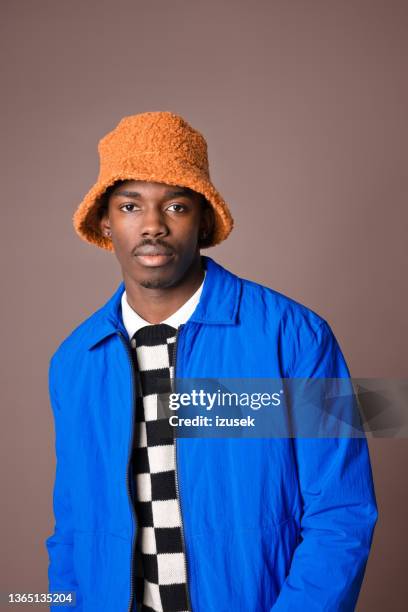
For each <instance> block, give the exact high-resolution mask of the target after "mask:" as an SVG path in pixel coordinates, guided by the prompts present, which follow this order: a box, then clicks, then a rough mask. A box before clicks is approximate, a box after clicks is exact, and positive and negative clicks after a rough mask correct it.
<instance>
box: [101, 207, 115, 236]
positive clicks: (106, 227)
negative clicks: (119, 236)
mask: <svg viewBox="0 0 408 612" xmlns="http://www.w3.org/2000/svg"><path fill="white" fill-rule="evenodd" d="M99 230H100V232H101V234H102V236H105V237H106V238H110V237H111V236H112V230H111V227H110V222H109V216H108V215H107V214H106V213H105V214H104V215H103V216H102V217H101V219H100V221H99Z"/></svg>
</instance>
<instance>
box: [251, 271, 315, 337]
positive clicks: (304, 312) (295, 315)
mask: <svg viewBox="0 0 408 612" xmlns="http://www.w3.org/2000/svg"><path fill="white" fill-rule="evenodd" d="M241 282H242V286H243V293H242V299H243V304H244V308H248V310H249V312H250V313H251V311H252V313H251V314H253V315H254V316H255V315H256V314H258V315H260V316H262V317H267V318H269V319H271V320H273V321H275V322H276V321H279V323H280V324H281V325H283V326H285V325H286V326H291V327H292V328H294V327H295V328H296V327H298V328H300V326H307V327H310V328H311V329H315V330H317V329H320V328H321V327H322V326H324V325H327V321H326V319H325V318H324V317H323V316H322V315H321V314H319V313H318V312H317V311H316V310H314V309H313V308H311V307H310V306H307V305H306V304H304V303H302V302H300V301H299V300H296V299H295V298H293V297H291V296H289V295H288V294H286V293H283V292H281V291H278V290H277V289H273V288H272V287H269V286H268V285H266V284H262V283H259V282H256V281H254V280H251V279H247V278H242V277H241Z"/></svg>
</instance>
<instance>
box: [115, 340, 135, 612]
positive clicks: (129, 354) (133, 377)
mask: <svg viewBox="0 0 408 612" xmlns="http://www.w3.org/2000/svg"><path fill="white" fill-rule="evenodd" d="M117 334H118V336H119V337H120V338H121V339H122V341H123V344H124V345H125V348H126V353H127V355H128V358H129V365H130V370H131V377H132V409H131V425H130V432H129V447H128V462H127V469H126V488H127V492H128V501H129V507H130V512H131V515H132V544H131V547H132V548H131V555H130V599H129V605H128V612H131V609H132V603H133V602H132V600H133V594H134V584H133V557H134V548H135V546H134V543H135V525H136V528H137V521H136V515H135V511H134V508H133V502H132V498H131V493H130V484H129V465H130V459H131V455H132V447H133V429H134V412H135V403H136V397H135V395H136V394H135V387H136V381H135V372H134V369H133V357H132V353H131V349H130V347H129V344H128V342H127V340H126V338H125V337H124V335H123V334H122V333H121V332H120V331H118V332H117Z"/></svg>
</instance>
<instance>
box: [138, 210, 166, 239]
mask: <svg viewBox="0 0 408 612" xmlns="http://www.w3.org/2000/svg"><path fill="white" fill-rule="evenodd" d="M168 231H169V230H168V227H167V225H166V221H165V218H164V215H163V214H162V212H161V210H158V209H153V208H151V209H146V210H145V212H144V214H143V217H142V227H141V233H142V235H143V236H145V237H146V236H165V235H166V234H168Z"/></svg>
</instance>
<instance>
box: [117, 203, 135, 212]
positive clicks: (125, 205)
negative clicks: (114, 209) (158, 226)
mask: <svg viewBox="0 0 408 612" xmlns="http://www.w3.org/2000/svg"><path fill="white" fill-rule="evenodd" d="M127 206H136V204H130V203H129V204H123V205H122V206H121V207H120V209H121V210H122V208H126V207H127ZM127 212H132V211H131V210H129V209H127Z"/></svg>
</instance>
